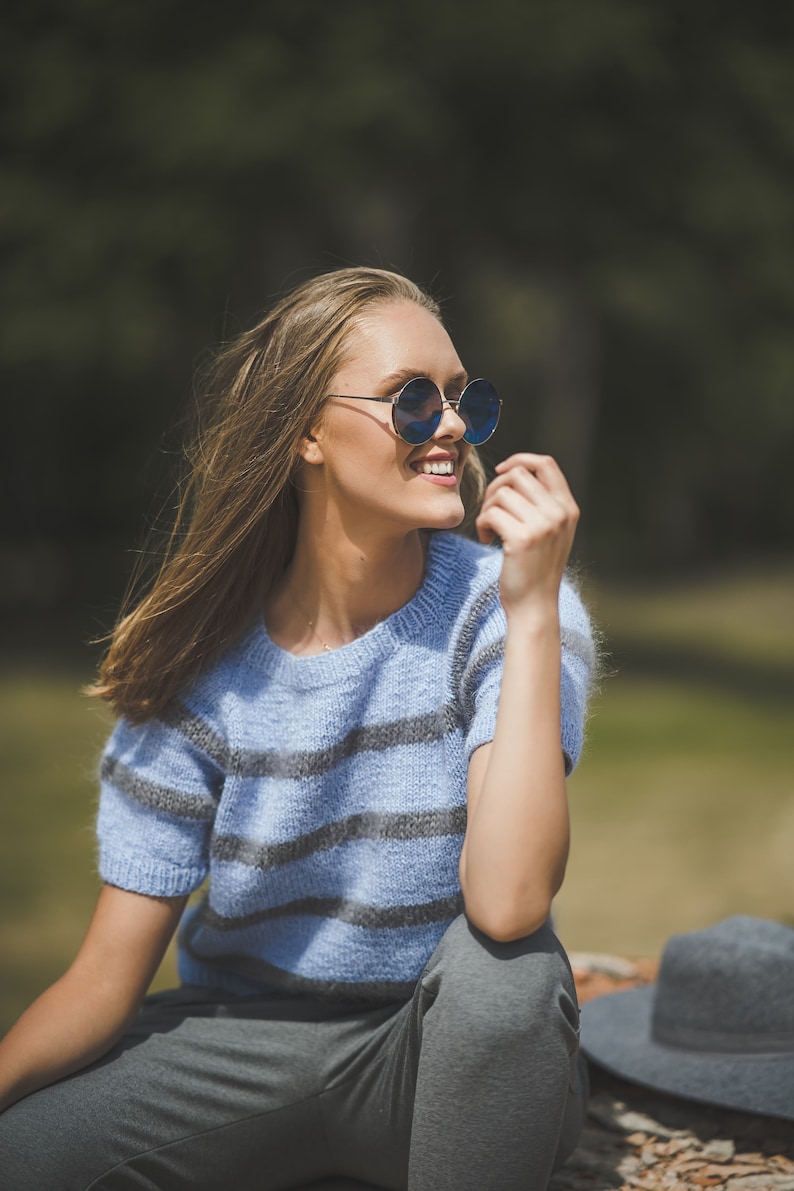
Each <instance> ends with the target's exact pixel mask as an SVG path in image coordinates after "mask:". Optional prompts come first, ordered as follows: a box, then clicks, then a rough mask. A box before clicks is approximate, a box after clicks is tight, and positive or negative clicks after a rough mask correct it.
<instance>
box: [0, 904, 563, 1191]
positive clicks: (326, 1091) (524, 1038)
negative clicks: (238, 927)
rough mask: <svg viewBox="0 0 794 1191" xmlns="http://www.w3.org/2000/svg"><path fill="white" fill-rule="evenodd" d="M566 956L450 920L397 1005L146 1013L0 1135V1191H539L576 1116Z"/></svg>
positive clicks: (257, 1004)
mask: <svg viewBox="0 0 794 1191" xmlns="http://www.w3.org/2000/svg"><path fill="white" fill-rule="evenodd" d="M578 1018H579V1014H578V1009H577V1006H576V994H575V990H574V986H573V979H572V977H571V973H570V968H569V966H568V962H567V959H566V957H565V953H564V952H563V949H562V947H561V945H560V943H559V941H558V940H557V938H556V936H555V935H554V933H553V932H552V930H551V928H550V927H548V926H545V927H543V928H541V929H540V930H539V931H537V932H536V933H535V934H533V935H530V936H529V937H528V938H525V939H521V940H518V941H517V942H514V943H494V942H493V941H492V940H490V939H488V938H487V937H486V936H484V935H482V934H481V933H480V932H479V931H477V930H476V929H475V928H474V927H472V926H471V925H470V924H469V923H468V922H467V920H466V919H465V918H463V917H461V918H458V919H456V920H455V922H453V924H452V925H451V926H450V928H449V929H448V931H447V932H446V934H445V935H444V937H443V939H442V941H441V943H440V945H439V946H438V948H437V949H436V951H435V953H434V954H433V956H432V957H431V959H430V962H429V963H428V965H427V967H426V968H425V971H424V973H423V975H422V977H421V979H420V980H419V982H418V985H417V988H416V991H415V993H414V995H413V997H412V999H411V1000H410V1001H409V1002H407V1003H406V1004H404V1005H398V1006H390V1007H388V1008H378V1009H367V1010H365V1011H361V1012H352V1013H351V1012H343V1011H340V1010H337V1011H336V1014H334V1013H331V1012H328V1011H327V1010H326V1011H324V1010H323V1008H322V1007H321V1006H319V1005H318V1003H317V1002H308V1001H304V1000H290V1001H286V1000H283V999H278V998H276V999H271V1000H257V1001H247V1000H246V1001H237V1002H234V1001H229V999H228V998H227V997H224V995H223V994H213V993H211V992H208V991H206V990H201V989H190V988H183V989H179V990H175V991H173V992H170V993H163V994H158V995H155V996H154V997H150V998H148V999H147V1001H146V1002H145V1005H144V1008H143V1010H142V1012H141V1015H140V1018H139V1020H138V1022H137V1023H136V1025H135V1026H134V1027H133V1029H131V1030H130V1032H129V1033H128V1034H127V1035H126V1036H125V1038H124V1039H123V1041H122V1042H121V1043H120V1044H119V1045H118V1046H117V1047H116V1048H115V1049H114V1050H112V1051H111V1052H110V1053H109V1054H108V1055H107V1056H105V1058H103V1059H101V1060H100V1061H99V1062H97V1063H94V1064H93V1065H92V1066H91V1067H88V1068H86V1069H85V1070H84V1071H81V1072H79V1073H78V1074H76V1075H73V1076H70V1077H68V1078H67V1079H64V1080H61V1081H60V1082H58V1083H57V1084H53V1085H51V1086H50V1087H48V1088H44V1089H43V1090H42V1091H40V1092H37V1093H35V1094H33V1095H32V1096H29V1097H27V1098H26V1099H24V1100H21V1101H19V1102H18V1103H17V1104H15V1105H13V1106H12V1107H11V1108H10V1109H8V1110H7V1111H6V1112H5V1113H3V1114H2V1115H0V1185H2V1187H3V1188H7V1189H8V1191H89V1188H90V1189H91V1191H155V1189H156V1191H183V1189H184V1191H187V1189H188V1188H190V1191H282V1189H284V1191H286V1189H287V1188H306V1189H308V1188H311V1189H312V1191H320V1189H321V1188H323V1189H326V1188H327V1191H331V1188H336V1189H337V1191H353V1189H354V1188H356V1189H358V1191H366V1189H370V1191H371V1189H373V1188H391V1189H394V1191H397V1189H402V1191H404V1189H405V1188H409V1189H410V1191H487V1189H489V1188H494V1189H497V1188H498V1191H518V1189H519V1188H520V1189H521V1191H543V1189H545V1187H546V1185H547V1182H548V1180H549V1177H550V1175H551V1173H552V1170H553V1169H554V1168H555V1167H556V1166H557V1165H559V1164H560V1163H561V1162H562V1161H564V1159H565V1158H566V1157H567V1155H568V1154H569V1153H570V1151H571V1150H572V1149H573V1147H574V1145H575V1144H576V1141H577V1139H578V1136H579V1132H580V1128H581V1124H582V1119H583V1114H584V1109H585V1101H586V1088H585V1084H584V1079H585V1078H586V1077H583V1074H582V1073H583V1069H584V1067H583V1062H582V1061H581V1060H580V1059H579V1055H578Z"/></svg>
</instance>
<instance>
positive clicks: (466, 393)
mask: <svg viewBox="0 0 794 1191" xmlns="http://www.w3.org/2000/svg"><path fill="white" fill-rule="evenodd" d="M501 412H502V402H501V400H500V398H499V395H498V394H497V392H496V389H495V388H494V387H493V385H492V384H491V382H490V381H489V380H473V381H471V382H470V383H469V384H468V385H466V388H465V389H464V390H463V392H462V393H461V397H460V404H459V405H458V414H459V415H460V417H461V418H462V419H463V421H464V423H465V424H466V431H465V433H464V435H463V441H464V442H468V443H471V444H472V446H475V447H476V446H479V445H480V443H484V442H487V441H488V439H489V438H490V437H491V435H492V434H493V432H494V430H495V429H496V426H497V423H498V421H499V414H500V413H501Z"/></svg>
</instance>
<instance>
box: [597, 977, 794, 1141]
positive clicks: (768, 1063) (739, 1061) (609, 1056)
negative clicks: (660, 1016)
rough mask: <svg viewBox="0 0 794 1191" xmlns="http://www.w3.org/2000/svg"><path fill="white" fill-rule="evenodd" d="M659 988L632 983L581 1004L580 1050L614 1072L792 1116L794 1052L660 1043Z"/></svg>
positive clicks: (707, 1099) (691, 1095) (709, 1099)
mask: <svg viewBox="0 0 794 1191" xmlns="http://www.w3.org/2000/svg"><path fill="white" fill-rule="evenodd" d="M655 992H656V989H655V987H653V986H651V987H649V988H634V989H629V990H628V991H626V992H620V993H609V994H607V995H606V996H603V997H596V998H594V999H593V1000H592V1001H588V1002H587V1003H586V1004H585V1005H583V1006H582V1034H581V1042H582V1049H583V1050H584V1052H585V1054H586V1055H587V1056H588V1058H590V1059H592V1060H593V1062H594V1063H597V1064H598V1065H599V1066H600V1067H604V1068H605V1069H606V1070H607V1071H610V1072H611V1073H612V1074H613V1075H617V1076H620V1078H622V1079H628V1080H631V1081H633V1082H634V1083H640V1084H644V1085H645V1086H646V1087H649V1088H653V1089H655V1090H656V1091H660V1092H667V1093H669V1094H671V1095H674V1096H683V1097H685V1098H686V1099H689V1100H698V1101H701V1102H702V1103H704V1104H716V1105H719V1106H720V1107H723V1108H734V1109H738V1110H739V1111H740V1112H753V1113H761V1114H763V1115H765V1116H773V1117H784V1118H785V1119H787V1120H794V1053H791V1054H772V1055H758V1054H752V1055H744V1054H742V1055H735V1054H712V1053H709V1052H693V1051H689V1050H681V1049H678V1048H676V1047H672V1046H662V1045H661V1044H660V1043H658V1042H656V1041H654V1039H653V1036H652V1034H651V1016H652V1013H653V1001H654V995H655Z"/></svg>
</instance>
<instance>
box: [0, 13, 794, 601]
mask: <svg viewBox="0 0 794 1191" xmlns="http://www.w3.org/2000/svg"><path fill="white" fill-rule="evenodd" d="M0 63H2V76H1V77H2V89H3V92H4V104H3V108H4V113H5V115H4V118H3V126H2V140H3V154H2V163H1V164H0V186H1V187H2V196H3V197H2V209H3V221H2V230H1V231H0V235H1V236H2V245H3V250H4V267H3V269H2V271H1V272H0V295H1V296H2V301H3V310H4V314H3V318H2V320H0V375H2V382H3V393H4V400H3V407H4V420H5V433H4V434H3V457H2V484H3V501H2V509H3V512H2V518H3V524H2V527H0V539H3V540H5V541H6V542H7V543H8V542H11V543H14V542H17V543H18V542H20V541H25V540H35V541H36V542H37V549H39V550H41V546H42V542H44V543H45V544H46V543H47V542H49V543H56V544H58V543H60V546H59V547H58V548H59V549H60V550H61V555H60V558H61V560H62V562H63V565H64V566H65V567H66V572H65V574H66V578H65V579H64V580H63V581H62V582H61V584H60V585H58V584H57V583H55V584H54V585H53V588H52V590H53V591H55V592H56V593H59V594H58V598H64V599H66V598H68V596H69V594H70V593H72V594H73V595H74V594H75V592H77V591H78V589H79V588H80V586H81V576H83V575H84V574H86V573H88V572H90V570H91V568H90V566H87V565H86V561H87V560H91V559H100V560H104V559H105V557H106V552H105V547H104V546H103V543H104V542H107V541H112V542H115V541H116V540H118V539H125V538H126V539H127V540H128V541H129V540H130V539H131V538H132V537H134V536H135V535H136V533H137V530H138V526H139V522H140V518H141V512H142V510H143V509H144V508H145V507H146V506H147V505H148V503H149V501H150V495H149V494H150V492H151V491H152V489H153V488H154V487H156V485H157V484H158V483H159V482H160V480H161V477H162V475H163V473H164V470H165V469H166V466H167V465H168V463H169V462H170V456H169V454H168V451H169V450H170V440H163V432H164V430H165V429H166V428H167V427H168V426H170V425H172V424H173V422H174V418H175V412H176V410H178V409H179V408H180V407H181V406H182V405H183V403H184V402H185V399H186V396H187V394H188V391H189V388H190V379H191V374H192V371H193V366H194V363H195V360H196V357H197V354H198V353H199V352H200V351H201V350H202V349H203V348H205V347H206V346H207V345H208V344H210V343H211V342H212V341H213V340H216V339H217V338H219V337H221V336H223V335H224V334H228V333H232V332H233V331H234V330H235V328H236V327H237V326H238V325H240V324H241V323H243V324H244V323H246V322H248V321H249V320H250V318H251V317H253V315H254V314H255V313H256V311H257V310H259V309H260V308H262V307H264V306H265V305H267V303H268V301H269V300H270V298H271V296H273V295H274V294H275V293H277V292H279V291H280V290H281V289H283V288H284V287H285V286H286V285H289V284H292V283H294V282H296V281H298V280H300V279H301V278H302V277H304V276H306V275H308V274H309V273H311V272H314V271H316V270H319V269H322V268H328V267H334V266H336V265H340V264H346V263H353V262H366V263H375V264H384V265H386V266H392V267H396V268H399V269H402V270H404V271H406V272H407V273H409V274H411V275H412V276H414V277H416V278H417V280H419V281H421V282H424V283H426V284H429V285H431V286H432V287H433V288H434V289H435V290H436V291H437V292H439V293H440V294H441V295H442V296H444V297H445V298H446V299H447V300H446V302H445V309H446V312H447V315H448V318H449V322H450V325H451V328H452V331H453V334H454V335H455V336H456V337H457V339H458V340H459V342H460V344H461V346H462V348H463V349H464V350H465V357H466V359H467V361H469V362H470V366H471V367H472V368H475V369H476V370H477V372H478V373H484V374H486V375H491V376H492V377H493V378H494V380H495V381H496V382H497V383H498V384H499V387H500V388H501V389H502V390H503V391H504V394H505V397H506V398H507V402H506V405H507V412H506V417H505V429H504V432H503V433H502V434H501V436H500V439H499V440H498V443H497V444H496V445H495V450H501V451H503V452H504V451H507V450H509V449H512V447H513V445H514V444H518V443H521V444H527V445H531V446H533V447H537V448H538V449H543V450H551V451H553V452H554V453H555V454H557V455H558V457H559V458H560V460H561V462H562V463H563V466H564V467H565V468H566V469H567V471H568V472H569V475H570V477H571V479H572V482H573V486H574V490H575V492H576V493H577V494H578V495H579V497H580V499H581V501H582V503H583V505H584V507H585V512H586V516H585V520H584V523H583V529H584V531H585V535H586V549H587V551H588V553H589V554H590V555H594V556H595V557H596V558H597V559H598V560H599V563H600V564H603V565H605V566H606V565H612V566H620V565H621V563H625V564H626V565H631V566H632V567H634V566H637V565H638V564H639V565H645V566H660V565H665V566H666V565H670V564H687V565H689V564H691V563H692V562H693V560H697V559H704V558H705V559H710V558H714V557H719V556H721V555H725V554H727V553H731V552H737V551H746V550H748V549H754V550H755V549H760V548H766V549H770V550H771V549H775V550H780V549H782V548H785V547H786V546H787V545H790V543H791V526H792V524H793V523H794V490H793V489H792V486H791V485H790V482H789V480H788V473H789V467H788V458H787V457H788V454H789V449H790V444H791V442H792V437H793V434H792V432H794V402H793V401H792V388H793V387H794V385H793V382H794V335H792V324H793V323H794V235H792V233H793V232H794V202H792V198H794V9H792V8H791V7H790V6H787V5H781V4H779V3H777V2H776V0H756V3H754V4H753V5H743V4H739V3H736V2H729V3H717V0H701V3H700V4H698V5H692V4H691V3H687V4H685V3H684V2H683V0H645V2H644V3H643V4H637V3H635V2H633V0H531V2H527V0H491V2H490V3H489V5H488V6H487V9H483V8H482V6H481V5H477V4H475V3H473V0H454V2H453V0H436V3H434V4H432V5H428V4H420V3H419V2H418V0H402V2H400V3H397V2H395V0H384V2H383V3H380V4H377V5H374V4H372V3H370V2H367V0H339V2H338V3H336V4H334V5H330V4H327V3H326V2H324V0H270V2H269V3H266V4H261V3H259V4H254V3H252V2H250V0H228V2H227V4H226V5H224V7H223V9H222V10H218V9H217V7H215V6H208V5H197V4H195V3H194V4H188V3H186V0H160V2H159V3H157V4H153V3H148V4H147V3H131V2H130V0H119V2H118V3H116V4H113V5H108V4H105V3H102V2H100V0H68V2H64V0H61V2H60V3H55V0H24V2H21V0H9V2H8V3H7V4H6V5H5V6H4V8H3V12H2V15H0ZM164 441H165V446H164V445H163V444H164ZM147 460H148V463H147ZM44 557H47V555H46V550H45V553H44ZM70 559H71V563H70V562H69V560H70ZM104 566H105V562H104V561H102V562H101V567H100V572H101V575H100V580H99V581H100V582H101V583H105V584H107V585H109V586H110V587H112V586H113V584H114V583H115V582H116V579H115V578H114V579H112V580H111V579H108V578H107V573H106V572H105V571H104V570H102V568H103V567H104ZM70 567H71V570H70V569H69V568H70ZM17 569H19V568H17ZM23 570H24V568H23ZM20 573H21V572H20ZM31 573H32V574H33V576H34V580H35V574H36V573H38V572H35V568H34V571H33V572H31ZM101 576H104V578H102V577H101ZM97 581H98V580H97V576H96V575H92V576H91V582H92V583H95V582H97ZM24 588H25V584H24V582H22V583H21V585H20V587H19V590H20V591H21V590H23V589H24ZM79 594H80V598H83V592H82V591H80V593H79Z"/></svg>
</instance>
